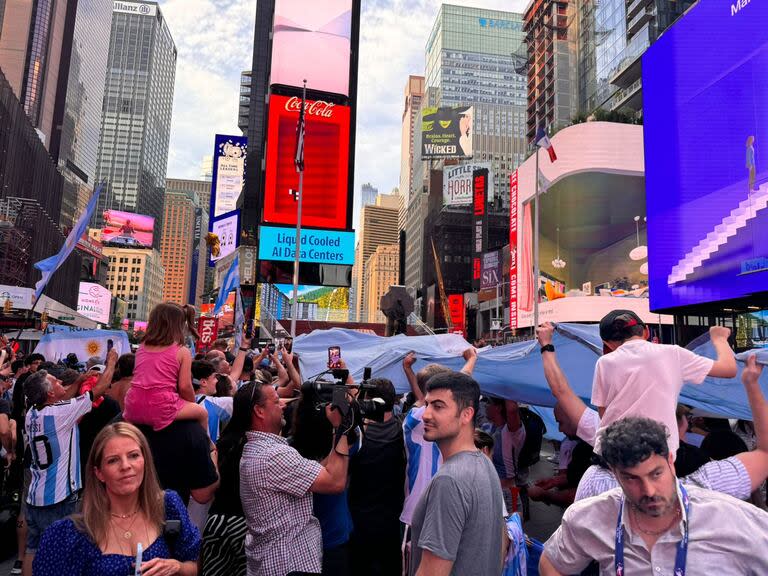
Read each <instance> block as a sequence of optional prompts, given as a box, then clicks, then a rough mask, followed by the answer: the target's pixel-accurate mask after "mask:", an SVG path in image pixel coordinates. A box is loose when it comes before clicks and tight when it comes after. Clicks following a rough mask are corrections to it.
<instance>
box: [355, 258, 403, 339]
mask: <svg viewBox="0 0 768 576" xmlns="http://www.w3.org/2000/svg"><path fill="white" fill-rule="evenodd" d="M399 261H400V247H399V246H398V245H397V244H382V245H381V246H377V247H376V250H375V251H374V252H373V254H371V256H370V258H368V261H367V262H366V263H365V294H366V299H367V302H366V305H365V307H364V308H365V316H364V317H363V318H361V319H360V321H361V322H375V323H378V324H384V323H385V322H386V321H387V319H386V318H385V316H384V314H382V312H381V308H380V305H381V297H382V296H384V294H386V293H387V292H388V291H389V287H390V286H392V285H393V284H397V274H398V264H399Z"/></svg>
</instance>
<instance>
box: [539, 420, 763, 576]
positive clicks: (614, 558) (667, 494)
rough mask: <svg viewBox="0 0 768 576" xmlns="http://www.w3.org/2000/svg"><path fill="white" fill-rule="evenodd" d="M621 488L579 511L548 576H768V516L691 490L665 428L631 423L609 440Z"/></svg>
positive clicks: (547, 554) (547, 563)
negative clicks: (590, 573)
mask: <svg viewBox="0 0 768 576" xmlns="http://www.w3.org/2000/svg"><path fill="white" fill-rule="evenodd" d="M601 440H602V447H603V453H602V457H603V459H604V460H605V461H606V463H607V464H608V466H609V467H610V468H611V470H612V471H613V473H614V474H615V476H616V479H617V480H618V482H619V484H620V486H621V487H620V488H615V489H613V490H611V491H609V492H606V493H604V494H601V495H600V496H595V497H593V498H587V499H585V500H582V501H580V502H577V503H575V504H574V505H572V506H571V507H570V508H569V509H568V510H567V511H566V512H565V515H564V516H563V522H562V524H561V526H560V528H558V529H557V531H556V532H555V533H554V534H553V535H552V537H551V538H550V539H549V540H548V541H547V543H546V544H545V547H544V553H543V554H542V557H541V562H540V564H539V572H540V574H541V575H542V576H558V575H561V574H578V573H580V572H581V571H582V570H584V569H585V568H587V566H589V565H590V563H592V562H593V561H594V562H596V563H597V564H598V565H599V568H600V574H601V575H603V576H605V575H608V574H611V575H616V576H623V575H624V574H625V573H626V574H629V575H632V574H659V575H663V574H667V575H669V576H672V575H675V576H678V575H681V576H682V575H685V574H710V573H712V572H713V570H716V571H717V572H718V574H720V576H736V575H740V576H743V575H755V576H757V575H759V574H768V557H767V556H766V555H765V553H764V552H765V549H766V546H768V532H766V530H765V526H766V525H767V523H768V514H767V513H765V512H763V511H762V510H760V509H758V508H756V507H755V506H752V505H751V504H747V503H745V502H742V501H740V500H736V499H735V498H731V497H730V496H725V495H723V494H720V493H718V492H712V491H710V490H706V489H703V488H697V487H695V486H687V487H686V486H684V485H683V484H681V483H680V482H679V481H678V479H677V477H676V476H675V469H674V458H673V455H672V454H670V452H669V447H668V445H667V433H666V431H665V429H664V426H663V425H662V424H661V423H659V422H656V421H654V420H650V419H648V418H636V417H629V418H624V419H622V420H619V421H617V422H614V423H613V424H611V425H610V426H609V427H608V428H607V429H606V430H605V431H604V432H603V436H602V438H601Z"/></svg>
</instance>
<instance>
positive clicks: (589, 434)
mask: <svg viewBox="0 0 768 576" xmlns="http://www.w3.org/2000/svg"><path fill="white" fill-rule="evenodd" d="M599 429H600V414H598V413H597V410H592V408H587V409H586V410H584V413H583V414H582V415H581V418H579V425H578V426H577V427H576V436H578V437H579V438H581V439H582V440H584V442H586V443H587V444H589V445H590V446H594V445H595V440H596V439H597V431H598V430H599Z"/></svg>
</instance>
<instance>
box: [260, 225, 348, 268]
mask: <svg viewBox="0 0 768 576" xmlns="http://www.w3.org/2000/svg"><path fill="white" fill-rule="evenodd" d="M295 245H296V230H295V229H294V228H276V227H274V226H262V227H261V228H260V229H259V260H277V261H283V262H294V261H295V259H296V250H295ZM301 247H302V249H301V253H300V254H299V261H300V262H315V263H317V264H348V265H350V266H351V265H352V264H354V263H355V233H354V232H347V231H341V230H310V229H307V228H302V230H301Z"/></svg>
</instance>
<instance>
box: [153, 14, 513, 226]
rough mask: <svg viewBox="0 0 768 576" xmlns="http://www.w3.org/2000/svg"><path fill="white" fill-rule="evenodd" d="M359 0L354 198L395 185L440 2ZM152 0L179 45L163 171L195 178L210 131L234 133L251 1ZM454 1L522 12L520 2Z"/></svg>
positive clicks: (247, 54)
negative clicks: (408, 101)
mask: <svg viewBox="0 0 768 576" xmlns="http://www.w3.org/2000/svg"><path fill="white" fill-rule="evenodd" d="M307 1H308V2H316V1H321V0H307ZM362 2H363V13H362V25H361V31H360V32H361V33H360V68H359V93H358V124H357V150H356V168H355V194H356V196H358V197H359V189H360V185H361V184H363V183H365V182H370V183H371V184H373V185H374V186H376V187H377V188H378V189H379V191H380V192H389V191H391V190H392V188H394V187H395V186H397V185H398V183H399V179H400V126H401V116H402V112H403V89H404V87H405V83H406V80H407V78H408V75H409V74H423V73H424V46H425V44H426V41H427V35H428V34H429V32H430V30H431V28H432V24H433V23H434V19H435V16H436V15H437V12H438V9H439V7H440V4H441V2H439V1H437V0H362ZM159 3H160V5H161V9H162V11H163V13H164V14H165V17H166V20H167V22H168V26H169V28H170V30H171V34H172V35H173V38H174V41H175V42H176V46H177V48H178V51H179V58H178V62H177V68H176V90H175V98H174V106H173V122H172V125H171V145H170V153H169V159H168V176H169V177H172V178H197V177H199V174H200V163H201V160H202V158H203V156H205V155H210V154H211V153H212V151H213V136H214V134H216V133H221V134H239V133H240V131H239V130H238V128H237V110H238V96H239V94H238V92H239V83H240V72H241V71H242V70H249V69H250V68H251V60H252V49H253V24H254V18H255V15H256V2H255V1H254V0H159ZM453 3H454V4H460V5H463V6H475V7H482V8H491V9H496V10H510V11H522V10H523V9H524V8H525V6H526V4H527V0H461V1H457V2H453ZM355 212H356V213H357V209H356V211H355ZM356 221H357V217H355V223H356Z"/></svg>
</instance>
